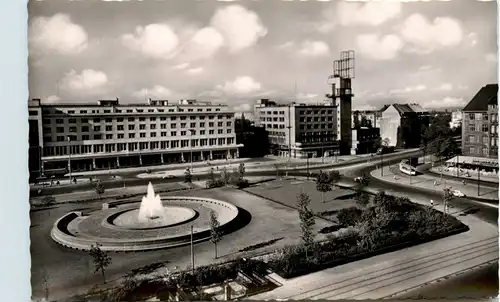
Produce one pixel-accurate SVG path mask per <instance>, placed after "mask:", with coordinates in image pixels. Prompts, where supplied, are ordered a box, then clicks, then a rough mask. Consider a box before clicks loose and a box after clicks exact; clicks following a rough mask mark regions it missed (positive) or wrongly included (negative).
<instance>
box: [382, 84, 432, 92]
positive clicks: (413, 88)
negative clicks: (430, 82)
mask: <svg viewBox="0 0 500 302" xmlns="http://www.w3.org/2000/svg"><path fill="white" fill-rule="evenodd" d="M425 89H427V87H426V86H425V85H416V86H407V87H405V88H403V89H392V90H390V91H389V94H406V93H412V92H417V91H422V90H425Z"/></svg>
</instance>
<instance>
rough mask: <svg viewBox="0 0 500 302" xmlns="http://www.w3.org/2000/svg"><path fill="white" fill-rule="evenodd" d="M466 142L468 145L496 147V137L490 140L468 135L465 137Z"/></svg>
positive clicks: (486, 137)
mask: <svg viewBox="0 0 500 302" xmlns="http://www.w3.org/2000/svg"><path fill="white" fill-rule="evenodd" d="M467 142H468V143H470V144H483V145H488V144H490V145H491V146H498V137H492V138H491V140H490V138H489V137H488V136H483V137H482V138H479V137H476V136H474V135H469V136H468V137H467Z"/></svg>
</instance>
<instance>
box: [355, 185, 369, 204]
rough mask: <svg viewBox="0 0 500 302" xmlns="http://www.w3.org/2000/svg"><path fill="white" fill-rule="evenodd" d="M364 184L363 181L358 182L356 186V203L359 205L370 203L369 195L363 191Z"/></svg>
mask: <svg viewBox="0 0 500 302" xmlns="http://www.w3.org/2000/svg"><path fill="white" fill-rule="evenodd" d="M364 189H365V186H364V185H363V183H360V184H358V186H357V187H356V193H355V196H356V203H357V204H358V205H360V206H361V207H366V206H367V205H368V203H370V195H368V193H366V192H365V190H364Z"/></svg>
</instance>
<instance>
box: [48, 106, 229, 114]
mask: <svg viewBox="0 0 500 302" xmlns="http://www.w3.org/2000/svg"><path fill="white" fill-rule="evenodd" d="M176 109H177V110H176ZM204 109H205V110H204ZM213 109H214V111H220V108H213ZM43 112H44V113H46V114H51V113H56V112H64V113H67V114H87V113H94V114H96V113H145V112H148V113H154V112H212V108H196V110H195V109H194V108H187V109H186V108H181V107H176V108H168V109H164V108H148V109H142V108H128V109H120V108H112V109H80V110H76V109H66V110H62V109H61V108H46V109H44V110H43Z"/></svg>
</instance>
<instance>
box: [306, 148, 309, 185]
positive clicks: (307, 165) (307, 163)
mask: <svg viewBox="0 0 500 302" xmlns="http://www.w3.org/2000/svg"><path fill="white" fill-rule="evenodd" d="M306 167H307V180H309V152H307V159H306Z"/></svg>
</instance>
